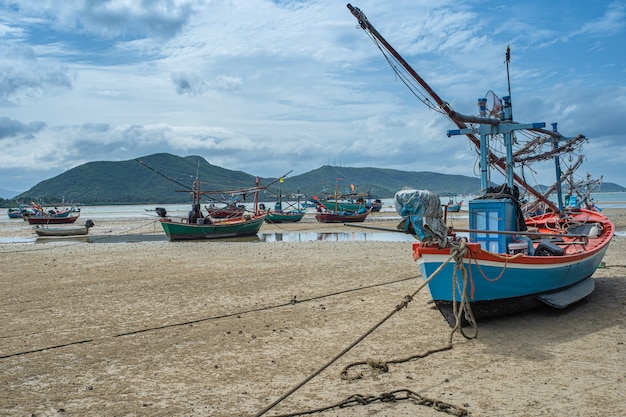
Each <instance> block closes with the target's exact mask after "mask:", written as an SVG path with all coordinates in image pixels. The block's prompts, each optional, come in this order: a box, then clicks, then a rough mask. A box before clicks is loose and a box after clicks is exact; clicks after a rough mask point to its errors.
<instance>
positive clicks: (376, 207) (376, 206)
mask: <svg viewBox="0 0 626 417" xmlns="http://www.w3.org/2000/svg"><path fill="white" fill-rule="evenodd" d="M368 205H369V207H370V208H371V209H372V213H378V212H379V211H380V210H381V209H382V208H383V202H382V201H381V199H380V198H376V199H374V201H372V202H368V203H366V205H365V207H368Z"/></svg>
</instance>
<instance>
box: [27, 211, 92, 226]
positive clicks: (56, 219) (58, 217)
mask: <svg viewBox="0 0 626 417" xmlns="http://www.w3.org/2000/svg"><path fill="white" fill-rule="evenodd" d="M73 213H77V214H73ZM79 217H80V212H72V211H70V210H68V211H66V212H63V213H60V214H48V213H44V214H33V215H29V216H25V217H24V218H25V219H26V220H27V221H28V224H71V223H74V222H75V221H76V220H77V219H78V218H79Z"/></svg>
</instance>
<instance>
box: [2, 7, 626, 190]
mask: <svg viewBox="0 0 626 417" xmlns="http://www.w3.org/2000/svg"><path fill="white" fill-rule="evenodd" d="M346 3H347V2H341V1H334V0H333V1H331V0H317V1H316V0H311V1H304V0H276V1H269V0H214V1H211V0H205V1H201V0H153V1H148V0H134V1H131V0H110V1H107V0H101V1H88V0H74V1H64V0H47V1H46V0H19V1H17V0H13V1H11V0H0V39H1V42H0V54H1V56H2V57H3V59H2V60H1V61H0V149H2V152H0V189H8V190H15V191H24V190H26V189H28V188H30V187H32V186H34V185H35V184H37V183H38V182H40V181H43V180H45V179H48V178H50V177H53V176H55V175H58V174H60V173H62V172H64V171H66V170H68V169H71V168H73V167H76V166H78V165H81V164H83V163H86V162H90V161H118V160H129V159H133V158H136V157H140V156H144V155H148V154H153V153H157V152H169V153H173V154H176V155H180V156H186V155H200V156H202V157H204V158H206V159H207V160H208V161H209V162H210V163H212V164H214V165H218V166H221V167H224V168H228V169H233V170H242V171H245V172H248V173H250V174H253V175H259V176H262V177H276V176H279V175H281V174H283V173H285V172H287V171H290V170H293V174H292V175H298V174H301V173H304V172H307V171H310V170H313V169H316V168H318V167H320V166H322V165H326V164H330V165H341V166H350V167H378V168H393V169H400V170H410V171H433V172H441V173H447V174H462V175H468V176H474V175H475V173H476V167H477V162H476V154H475V152H474V151H473V150H472V149H471V147H470V146H469V143H468V141H467V139H466V138H464V137H460V136H459V137H455V136H453V137H451V138H448V137H447V136H446V134H445V133H446V130H447V129H452V128H454V126H453V125H452V124H451V122H450V121H449V120H448V119H446V118H444V117H443V116H441V115H440V114H439V113H437V112H433V111H431V110H429V109H428V108H427V107H426V106H425V105H424V104H422V103H421V102H420V101H419V100H418V99H417V98H416V97H415V96H413V95H412V94H411V92H410V91H409V90H408V89H407V88H406V87H405V86H404V84H402V83H401V82H400V80H398V79H397V77H396V76H395V74H394V73H393V71H392V70H391V69H390V67H389V65H388V64H387V63H386V61H385V60H384V58H383V57H382V55H381V53H380V51H378V49H376V47H375V45H374V44H373V43H372V42H371V41H370V39H369V38H368V37H367V35H366V33H365V32H364V31H362V30H360V29H358V28H357V22H356V20H355V18H354V17H353V16H352V15H351V14H350V12H349V10H348V9H347V8H346ZM352 5H353V6H355V7H358V8H360V9H361V10H363V12H364V13H365V14H366V15H367V17H368V19H369V21H370V22H371V23H372V24H373V25H374V26H375V27H376V29H377V30H378V31H379V32H380V33H381V34H382V35H383V36H384V37H385V38H386V39H387V41H389V43H390V44H391V45H392V46H393V47H394V48H395V49H396V50H397V51H398V52H399V53H400V54H401V55H402V56H403V57H404V58H405V59H406V60H407V61H408V62H409V63H410V64H411V65H412V66H413V68H415V69H416V70H417V72H418V73H419V74H420V75H421V76H422V77H423V78H424V79H425V80H426V81H427V82H428V83H429V84H430V85H431V86H432V87H433V89H434V90H435V91H436V92H437V93H438V94H439V95H440V96H441V97H442V98H443V99H444V100H446V101H447V102H449V103H450V104H451V105H452V107H453V108H454V109H455V110H457V111H459V112H461V113H465V114H476V99H477V98H479V97H484V96H485V95H486V94H487V92H488V91H490V90H491V91H494V92H495V93H496V94H497V95H498V96H500V97H501V96H503V95H506V89H507V84H506V72H505V65H504V53H505V50H506V47H507V45H510V47H511V51H512V52H511V63H510V71H511V72H510V77H511V84H512V94H511V97H512V100H513V105H514V115H515V118H516V120H517V121H519V122H524V123H525V122H542V121H543V122H546V123H547V125H548V126H550V123H552V122H558V123H559V130H560V132H561V133H562V134H564V135H567V136H575V135H577V134H579V133H582V134H584V135H585V136H587V137H588V138H589V142H588V143H586V144H585V146H584V148H583V151H584V154H585V156H586V160H585V161H584V163H583V165H582V167H581V168H580V169H579V171H578V175H579V176H580V177H584V176H585V174H586V173H587V172H588V173H589V174H591V175H592V176H593V177H594V178H597V177H600V176H602V177H603V179H604V181H605V182H615V183H618V184H620V185H623V186H626V170H625V169H624V166H625V164H624V160H625V158H626V140H625V138H624V135H623V132H622V129H620V128H621V127H622V122H623V121H624V120H626V82H625V80H626V30H625V26H626V6H625V5H624V3H623V2H621V1H593V0H581V1H576V2H571V1H549V2H546V1H534V0H533V1H522V2H503V1H499V2H494V1H488V0H487V1H462V0H454V1H446V0H442V1H436V2H433V1H423V0H395V1H393V2H389V1H383V0H378V1H375V0H354V1H353V2H352ZM548 172H550V174H552V171H549V170H548V169H547V168H545V169H544V168H538V169H537V171H536V172H535V173H533V176H534V177H535V178H534V181H536V182H537V183H543V184H551V183H552V182H553V177H552V176H551V175H549V174H548ZM530 182H531V183H532V182H533V181H530Z"/></svg>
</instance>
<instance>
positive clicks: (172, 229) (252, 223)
mask: <svg viewBox="0 0 626 417" xmlns="http://www.w3.org/2000/svg"><path fill="white" fill-rule="evenodd" d="M264 220H265V215H261V216H256V217H254V218H252V219H250V220H245V219H244V220H242V219H236V220H224V221H220V222H215V223H213V224H196V223H187V222H186V221H172V220H171V219H162V220H161V226H162V227H163V231H164V232H165V234H166V235H167V238H168V239H169V240H205V239H223V238H230V237H238V236H251V235H256V234H257V233H258V232H259V229H260V228H261V225H262V224H263V221H264Z"/></svg>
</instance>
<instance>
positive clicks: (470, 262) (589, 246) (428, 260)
mask: <svg viewBox="0 0 626 417" xmlns="http://www.w3.org/2000/svg"><path fill="white" fill-rule="evenodd" d="M572 219H573V222H574V223H578V224H582V223H584V222H585V220H588V221H589V225H590V226H591V225H601V229H602V232H601V234H600V235H598V236H595V237H588V236H587V235H576V234H573V233H572V235H570V236H568V235H567V234H561V235H559V239H561V242H560V243H561V246H560V247H559V246H558V245H554V246H555V247H556V251H557V252H561V253H557V252H555V253H554V255H550V256H547V255H545V254H539V255H537V254H536V253H535V254H534V255H532V254H531V255H529V254H526V253H524V252H522V253H516V254H501V253H493V252H490V251H487V250H484V249H483V247H482V246H481V244H480V243H476V242H472V243H466V249H467V251H466V253H465V255H464V256H463V258H462V262H463V266H464V268H465V270H466V271H467V282H466V283H465V284H464V283H463V282H462V281H461V280H462V278H461V273H460V272H459V271H457V272H456V275H457V277H456V279H455V278H454V274H455V267H456V265H457V263H456V261H455V260H454V259H452V260H451V254H452V252H451V248H450V247H445V248H440V247H438V246H429V245H424V244H422V243H420V242H416V243H414V244H413V258H414V259H415V261H416V262H417V265H418V267H419V269H420V272H421V274H422V277H423V278H424V279H425V280H426V279H428V278H429V277H431V276H432V275H433V274H435V272H436V271H437V270H438V269H439V268H440V267H441V269H440V270H439V272H437V273H436V275H434V276H433V277H432V279H431V280H430V281H429V282H428V289H429V290H430V294H431V296H432V298H433V301H434V302H435V305H436V306H437V307H438V308H439V310H440V311H441V313H442V314H443V316H444V317H445V318H446V320H447V321H448V323H450V325H451V326H454V325H455V322H456V321H455V318H454V315H453V312H452V310H453V303H454V302H457V303H458V302H459V301H460V300H461V298H462V296H463V295H464V296H466V297H467V300H468V301H469V303H470V306H471V309H472V312H473V314H474V317H475V318H476V319H481V318H488V317H495V316H500V315H505V314H512V313H516V312H519V311H523V310H527V309H532V308H535V307H536V306H538V305H541V304H548V305H550V306H552V307H557V308H564V307H567V306H568V305H570V304H572V303H575V302H577V301H579V300H581V299H583V298H584V297H586V296H587V295H589V294H590V293H591V292H592V291H593V288H594V285H593V282H592V281H591V276H592V275H593V273H594V272H595V271H596V269H597V268H598V266H599V265H600V264H601V263H602V259H603V258H604V255H605V254H606V251H607V249H608V246H609V242H610V241H611V239H612V237H613V234H614V226H613V224H612V223H611V222H609V221H608V219H606V217H603V216H602V215H600V214H598V213H593V212H589V211H582V210H581V211H580V212H579V213H577V214H573V215H572ZM558 221H559V219H558V217H555V216H545V217H538V218H534V219H527V221H526V223H527V224H528V225H529V226H530V225H532V226H537V227H538V231H537V232H536V233H538V234H540V235H541V236H543V239H545V236H547V235H549V234H548V230H550V229H551V227H550V226H552V227H554V224H556V223H557V222H558ZM542 227H544V228H543V229H542ZM531 233H535V232H531ZM542 241H543V240H542ZM537 248H539V246H537ZM448 261H449V263H446V262H448ZM455 281H456V282H455Z"/></svg>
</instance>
